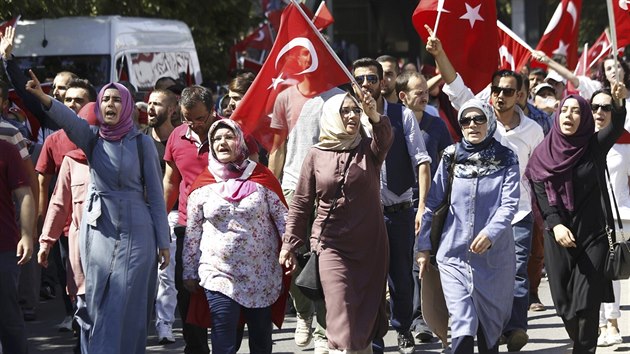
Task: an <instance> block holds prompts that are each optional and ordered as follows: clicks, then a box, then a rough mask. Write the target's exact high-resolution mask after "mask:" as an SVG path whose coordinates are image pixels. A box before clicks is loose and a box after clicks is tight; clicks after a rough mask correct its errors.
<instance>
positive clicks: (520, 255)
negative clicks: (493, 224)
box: [503, 213, 534, 335]
mask: <svg viewBox="0 0 630 354" xmlns="http://www.w3.org/2000/svg"><path fill="white" fill-rule="evenodd" d="M533 227H534V218H533V217H532V214H531V213H529V214H528V215H527V216H526V217H524V218H523V219H522V220H520V221H519V222H517V223H516V224H514V225H512V231H513V232H514V247H515V251H516V252H515V253H516V278H515V280H514V302H513V303H512V315H511V317H510V321H509V322H508V324H507V325H506V326H505V329H504V331H503V332H504V333H505V334H507V335H509V333H510V332H511V331H513V330H515V329H522V330H525V331H526V330H527V311H528V310H529V279H528V277H527V260H528V259H529V252H530V249H531V246H532V230H533Z"/></svg>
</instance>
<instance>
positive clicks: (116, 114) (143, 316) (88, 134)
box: [26, 72, 170, 354]
mask: <svg viewBox="0 0 630 354" xmlns="http://www.w3.org/2000/svg"><path fill="white" fill-rule="evenodd" d="M31 78H32V80H30V81H29V82H28V83H27V85H26V88H27V90H28V91H29V92H30V93H31V94H33V95H34V96H35V97H37V98H38V99H39V101H40V102H41V103H42V105H43V106H44V109H45V110H46V112H47V114H48V116H49V117H50V118H51V119H52V120H53V121H55V123H57V124H58V125H59V126H61V127H62V128H63V129H64V130H65V131H66V133H67V134H68V137H69V138H70V140H72V141H73V142H74V143H75V144H76V145H77V146H78V147H79V148H80V149H81V150H83V152H84V153H85V155H86V156H87V159H88V164H89V166H90V178H91V183H90V185H89V186H88V191H87V196H86V202H85V210H84V212H83V220H82V222H81V228H80V252H81V261H82V265H83V270H84V273H85V281H86V285H85V304H86V309H87V313H81V311H79V313H77V320H78V322H79V323H80V324H81V326H82V327H83V329H84V330H89V333H90V336H89V337H90V338H89V343H88V344H87V351H88V352H89V353H90V354H95V353H144V352H145V350H146V338H147V324H148V321H149V316H150V315H151V311H150V309H151V307H152V304H153V303H152V299H154V298H155V291H156V281H157V266H158V262H161V267H162V268H164V267H166V265H168V261H169V242H170V238H169V227H168V222H167V214H166V206H165V204H164V197H163V196H164V193H163V190H162V173H161V169H160V164H159V160H158V156H157V151H156V149H155V145H154V144H153V142H152V141H151V138H150V137H148V136H146V135H144V134H141V133H140V132H138V131H137V130H136V129H135V128H134V126H133V121H132V117H131V116H132V112H133V105H134V103H133V100H132V97H131V94H130V93H129V91H128V90H127V89H126V88H125V87H124V86H122V85H120V84H117V83H110V84H107V85H105V86H104V87H103V89H102V90H101V91H100V93H99V94H98V98H97V106H96V108H95V109H96V115H97V117H98V119H99V121H100V124H101V125H100V128H95V127H90V126H89V125H88V123H87V121H85V120H83V119H81V118H79V117H78V116H77V115H76V114H75V113H74V112H73V111H71V110H70V109H68V108H67V107H65V106H64V105H63V104H61V103H60V102H57V101H55V100H53V99H52V98H51V97H50V96H48V95H46V94H45V93H44V92H43V91H42V90H41V86H40V84H39V81H38V80H37V78H36V77H35V75H34V74H33V73H32V72H31ZM82 346H85V343H83V344H82Z"/></svg>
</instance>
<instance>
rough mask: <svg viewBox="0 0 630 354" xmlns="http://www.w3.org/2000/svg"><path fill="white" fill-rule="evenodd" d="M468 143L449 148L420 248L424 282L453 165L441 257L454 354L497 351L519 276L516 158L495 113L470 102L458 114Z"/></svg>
mask: <svg viewBox="0 0 630 354" xmlns="http://www.w3.org/2000/svg"><path fill="white" fill-rule="evenodd" d="M458 121H459V124H460V127H461V129H462V133H463V138H462V141H461V142H460V143H457V144H455V145H451V146H449V147H448V148H446V149H445V150H444V154H443V155H442V161H441V162H440V166H439V167H438V171H437V173H436V175H435V177H434V178H433V183H432V185H431V189H430V190H429V195H428V198H427V202H426V211H425V213H424V216H423V219H422V227H421V230H420V233H419V236H418V237H419V239H418V242H417V245H416V251H417V252H418V256H417V260H418V265H419V267H420V277H422V276H423V275H424V271H425V268H426V266H427V264H428V262H429V250H430V249H431V240H430V238H429V234H430V231H431V222H432V216H433V211H434V210H435V209H436V207H437V206H438V205H440V203H441V202H442V201H443V200H444V198H445V197H446V194H445V193H446V189H447V184H448V180H449V167H450V165H451V163H453V162H454V164H455V165H454V169H453V180H452V188H451V205H450V208H449V211H448V215H447V216H446V222H445V224H444V229H443V231H442V238H441V240H440V244H439V248H438V251H437V254H436V260H437V264H438V268H439V270H440V279H441V283H442V288H443V289H444V298H445V300H446V306H447V307H448V311H449V315H450V318H451V337H452V353H454V354H458V353H473V350H474V337H475V336H477V343H478V349H479V353H498V340H499V336H500V335H501V332H502V330H503V327H504V326H505V324H506V323H507V321H508V320H509V319H510V314H511V308H512V300H513V287H512V286H506V284H513V283H514V276H515V273H516V265H515V256H514V237H513V235H512V227H511V226H510V223H511V221H512V218H513V217H514V213H516V210H517V206H518V200H519V169H518V158H517V157H516V154H515V153H514V152H513V151H512V150H510V149H509V148H507V147H505V146H503V145H501V144H500V143H499V142H498V141H496V140H495V139H494V138H493V134H494V131H495V129H496V118H495V115H494V110H493V109H492V107H491V106H490V105H488V104H487V103H485V102H483V101H480V100H478V99H472V100H470V101H468V102H467V103H466V104H464V105H463V106H462V107H461V109H460V111H459V115H458Z"/></svg>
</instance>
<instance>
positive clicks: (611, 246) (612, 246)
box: [602, 168, 630, 280]
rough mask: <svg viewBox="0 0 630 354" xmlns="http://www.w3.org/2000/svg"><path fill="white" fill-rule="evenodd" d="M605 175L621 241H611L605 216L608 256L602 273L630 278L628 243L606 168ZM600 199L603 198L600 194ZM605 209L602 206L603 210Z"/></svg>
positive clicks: (619, 277)
mask: <svg viewBox="0 0 630 354" xmlns="http://www.w3.org/2000/svg"><path fill="white" fill-rule="evenodd" d="M606 175H607V176H608V184H609V186H610V191H611V194H612V199H613V205H614V206H615V212H616V214H617V222H618V225H619V235H621V242H616V241H613V238H612V229H611V228H610V227H609V226H608V218H606V237H607V238H608V257H606V263H605V266H604V274H605V275H606V277H607V278H608V279H611V280H621V279H628V278H630V245H629V244H628V241H627V240H626V238H625V235H624V233H623V223H622V222H621V216H620V215H619V207H618V206H617V198H616V197H615V192H614V190H613V189H612V185H611V183H610V173H609V172H608V168H606ZM602 193H606V189H603V190H602ZM602 200H605V199H604V197H603V194H602ZM605 211H606V209H605V208H604V212H605Z"/></svg>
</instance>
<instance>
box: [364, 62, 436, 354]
mask: <svg viewBox="0 0 630 354" xmlns="http://www.w3.org/2000/svg"><path fill="white" fill-rule="evenodd" d="M352 72H353V75H354V78H355V79H356V81H357V83H358V84H359V85H360V86H361V90H362V91H363V92H369V93H370V94H371V95H372V97H374V99H375V100H376V107H377V108H376V109H377V111H378V112H379V113H380V114H384V115H386V116H388V117H389V120H390V122H391V124H392V131H393V133H394V142H393V144H392V146H391V148H390V150H389V153H388V154H387V158H386V159H385V163H384V164H383V167H382V168H381V201H382V203H383V214H384V217H385V225H386V227H387V236H388V239H389V252H390V257H389V274H388V284H389V292H390V304H391V323H392V327H394V329H395V330H396V332H397V333H398V350H399V352H401V353H413V352H414V346H415V343H414V339H413V336H412V334H411V331H410V328H411V322H412V311H413V287H414V282H413V275H412V273H411V270H412V266H413V246H414V242H415V235H416V232H417V230H419V229H420V220H421V217H422V214H423V213H424V203H425V200H426V196H427V191H428V190H429V183H430V177H429V163H430V162H431V158H430V157H429V155H428V154H427V151H426V148H425V146H424V141H423V140H422V134H421V133H420V128H419V127H418V122H417V121H416V118H415V116H414V114H413V112H412V111H411V110H409V109H407V108H405V107H404V106H402V105H400V104H398V103H389V102H388V101H387V100H386V99H385V97H383V95H381V89H382V88H383V86H384V85H385V80H384V79H383V67H382V66H381V64H380V63H379V62H378V61H376V60H374V59H371V58H363V59H358V60H356V61H355V62H354V63H353V64H352ZM362 121H365V120H364V119H363V118H362ZM414 169H417V171H418V189H419V198H418V199H419V202H418V205H419V206H418V212H417V213H416V214H415V231H416V232H414V210H413V209H414V208H413V202H412V197H413V191H412V187H413V185H414V183H415V175H414ZM373 350H374V352H375V353H382V352H383V350H384V343H383V338H375V339H374V342H373Z"/></svg>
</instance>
